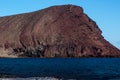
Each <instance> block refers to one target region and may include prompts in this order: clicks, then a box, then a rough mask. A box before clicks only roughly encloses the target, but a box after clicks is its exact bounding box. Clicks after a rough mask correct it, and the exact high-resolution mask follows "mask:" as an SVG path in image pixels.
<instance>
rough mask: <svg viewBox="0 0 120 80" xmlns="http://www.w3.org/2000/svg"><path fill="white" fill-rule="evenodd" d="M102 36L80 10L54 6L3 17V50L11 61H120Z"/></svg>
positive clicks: (0, 35) (0, 42) (0, 20)
mask: <svg viewBox="0 0 120 80" xmlns="http://www.w3.org/2000/svg"><path fill="white" fill-rule="evenodd" d="M101 33H102V32H101V30H100V29H99V28H98V26H97V24H96V23H95V22H94V21H93V20H92V19H90V18H89V17H88V16H87V15H86V14H85V13H84V12H83V9H82V8H81V7H79V6H75V5H63V6H53V7H49V8H46V9H43V10H40V11H36V12H32V13H26V14H19V15H13V16H7V17H1V18H0V49H1V50H2V51H1V54H7V56H8V57H9V56H11V55H14V56H17V57H119V56H120V50H118V49H117V48H115V47H114V46H113V45H111V44H110V43H109V42H108V41H106V40H105V39H104V38H103V36H102V35H101ZM6 51H7V53H6ZM5 57H6V56H5Z"/></svg>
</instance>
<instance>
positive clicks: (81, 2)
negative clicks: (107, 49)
mask: <svg viewBox="0 0 120 80" xmlns="http://www.w3.org/2000/svg"><path fill="white" fill-rule="evenodd" d="M63 4H74V5H78V6H81V7H83V8H84V12H85V13H86V14H87V15H88V16H89V17H90V18H92V19H93V20H94V21H96V23H97V24H98V26H99V28H100V29H101V30H102V32H103V34H102V35H103V36H104V38H105V39H107V40H108V41H109V42H111V43H112V44H113V45H115V46H116V47H118V48H119V49H120V25H119V24H120V0H0V16H8V15H14V14H20V13H26V12H32V11H36V10H40V9H43V8H46V7H49V6H53V5H63Z"/></svg>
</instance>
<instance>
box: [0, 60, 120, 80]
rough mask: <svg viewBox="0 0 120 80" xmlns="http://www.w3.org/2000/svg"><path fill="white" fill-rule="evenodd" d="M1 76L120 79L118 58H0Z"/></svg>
mask: <svg viewBox="0 0 120 80" xmlns="http://www.w3.org/2000/svg"><path fill="white" fill-rule="evenodd" d="M0 76H1V78H0V80H120V58H1V59H0ZM3 77H9V78H3Z"/></svg>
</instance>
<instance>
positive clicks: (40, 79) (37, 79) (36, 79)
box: [0, 77, 75, 80]
mask: <svg viewBox="0 0 120 80" xmlns="http://www.w3.org/2000/svg"><path fill="white" fill-rule="evenodd" d="M0 80H63V79H59V78H54V77H31V78H0ZM64 80H65V79H64ZM66 80H75V79H66Z"/></svg>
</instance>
